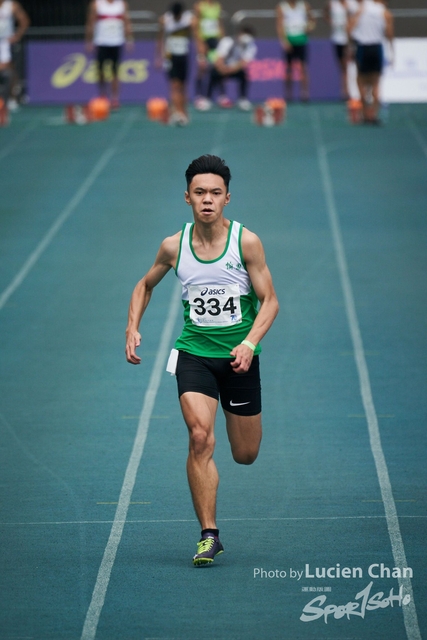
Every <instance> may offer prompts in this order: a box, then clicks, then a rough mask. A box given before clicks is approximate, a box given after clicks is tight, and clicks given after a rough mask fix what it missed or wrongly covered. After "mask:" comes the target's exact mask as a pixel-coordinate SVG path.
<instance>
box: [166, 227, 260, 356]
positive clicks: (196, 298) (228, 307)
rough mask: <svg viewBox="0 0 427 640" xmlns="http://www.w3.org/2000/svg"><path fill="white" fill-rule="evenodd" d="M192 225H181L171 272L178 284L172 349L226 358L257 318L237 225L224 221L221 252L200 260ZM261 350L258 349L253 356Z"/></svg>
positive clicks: (244, 336)
mask: <svg viewBox="0 0 427 640" xmlns="http://www.w3.org/2000/svg"><path fill="white" fill-rule="evenodd" d="M193 229H194V223H187V224H185V225H184V227H183V230H182V234H181V241H180V249H179V255H178V260H177V264H176V267H175V272H176V275H177V277H178V279H179V280H180V282H181V285H182V303H183V306H184V328H183V331H182V333H181V335H180V337H179V338H178V340H177V341H176V343H175V349H180V350H182V351H186V352H188V353H191V354H193V355H197V356H203V357H206V358H229V357H230V351H231V350H232V349H234V347H236V346H237V345H238V344H240V343H241V342H242V340H244V339H245V338H246V336H247V335H248V333H249V331H250V330H251V328H252V325H253V323H254V320H255V318H256V315H257V306H258V299H257V297H256V294H255V291H254V290H253V287H252V283H251V281H250V278H249V274H248V272H247V270H246V267H245V263H244V260H243V255H242V249H241V236H242V229H243V225H241V224H240V223H238V222H235V221H230V227H229V229H228V236H227V242H226V245H225V249H224V251H223V253H222V255H220V256H219V257H218V258H216V259H215V260H201V259H200V258H198V257H197V255H196V253H195V251H194V249H193V244H192V236H193ZM260 352H261V347H260V345H257V347H256V349H255V355H258V354H259V353H260Z"/></svg>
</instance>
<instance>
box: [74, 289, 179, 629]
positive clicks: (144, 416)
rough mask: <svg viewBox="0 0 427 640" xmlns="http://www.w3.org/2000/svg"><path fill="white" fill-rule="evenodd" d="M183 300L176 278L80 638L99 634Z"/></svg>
mask: <svg viewBox="0 0 427 640" xmlns="http://www.w3.org/2000/svg"><path fill="white" fill-rule="evenodd" d="M180 301H181V285H180V283H179V282H177V283H176V285H175V289H174V292H173V295H172V298H171V302H170V306H169V311H168V314H167V316H166V318H167V319H166V322H165V325H164V327H163V333H162V336H161V340H160V345H159V349H158V351H157V356H156V360H155V363H154V368H153V371H152V373H151V378H150V382H149V385H148V388H147V391H146V393H145V398H144V404H143V407H142V411H141V415H140V418H139V424H138V430H137V433H136V437H135V442H134V445H133V449H132V453H131V456H130V459H129V463H128V466H127V469H126V473H125V477H124V480H123V486H122V489H121V492H120V497H119V502H118V505H117V509H116V515H115V518H114V521H113V526H112V527H111V532H110V537H109V539H108V542H107V546H106V547H105V551H104V557H103V558H102V562H101V565H100V567H99V571H98V576H97V579H96V583H95V587H94V590H93V593H92V600H91V603H90V605H89V609H88V612H87V614H86V619H85V623H84V627H83V632H82V635H81V640H93V638H95V635H96V630H97V627H98V622H99V618H100V615H101V611H102V607H103V606H104V601H105V594H106V592H107V588H108V584H109V582H110V575H111V570H112V568H113V564H114V560H115V558H116V553H117V549H118V546H119V544H120V540H121V538H122V534H123V528H124V526H125V523H126V516H127V512H128V509H129V503H130V500H131V497H132V491H133V488H134V485H135V480H136V475H137V472H138V467H139V464H140V462H141V457H142V454H143V452H144V446H145V441H146V438H147V433H148V427H149V425H150V418H151V414H152V412H153V409H154V403H155V400H156V395H157V391H158V389H159V386H160V382H161V377H162V373H163V370H164V368H165V366H166V358H167V356H168V351H169V346H170V342H171V337H172V331H173V329H174V326H175V321H176V317H177V314H178V310H179V309H180V307H181V304H180Z"/></svg>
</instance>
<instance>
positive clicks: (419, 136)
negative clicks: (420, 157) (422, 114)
mask: <svg viewBox="0 0 427 640" xmlns="http://www.w3.org/2000/svg"><path fill="white" fill-rule="evenodd" d="M408 126H409V128H410V130H411V131H412V134H413V136H414V138H415V140H416V141H417V142H418V144H419V145H420V147H421V149H422V150H423V151H424V155H425V157H426V158H427V142H426V141H425V139H424V136H423V135H422V133H421V131H420V130H419V129H418V127H417V125H416V124H415V122H414V121H413V120H412V119H411V118H408Z"/></svg>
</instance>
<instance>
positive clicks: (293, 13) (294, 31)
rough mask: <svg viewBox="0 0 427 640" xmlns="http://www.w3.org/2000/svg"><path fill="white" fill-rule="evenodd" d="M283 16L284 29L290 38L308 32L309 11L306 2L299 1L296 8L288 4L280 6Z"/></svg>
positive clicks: (284, 3)
mask: <svg viewBox="0 0 427 640" xmlns="http://www.w3.org/2000/svg"><path fill="white" fill-rule="evenodd" d="M280 7H281V9H282V16H283V28H284V30H285V33H286V35H288V36H300V35H302V34H304V33H305V32H306V30H307V10H306V7H305V2H303V1H302V0H299V1H298V2H297V3H296V5H295V6H294V7H291V5H290V4H289V3H288V2H282V3H281V5H280Z"/></svg>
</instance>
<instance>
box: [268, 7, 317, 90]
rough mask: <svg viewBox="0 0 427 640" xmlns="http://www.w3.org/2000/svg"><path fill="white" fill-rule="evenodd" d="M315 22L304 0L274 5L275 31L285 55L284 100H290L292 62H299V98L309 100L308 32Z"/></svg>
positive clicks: (311, 29)
mask: <svg viewBox="0 0 427 640" xmlns="http://www.w3.org/2000/svg"><path fill="white" fill-rule="evenodd" d="M315 26H316V23H315V21H314V18H313V14H312V12H311V7H310V5H309V4H308V2H305V1H304V0H287V2H280V3H279V4H278V5H277V7H276V31H277V36H278V38H279V42H280V45H281V47H282V48H283V51H284V57H285V66H286V70H285V87H286V100H292V64H293V62H294V61H295V60H299V62H300V63H301V99H302V100H303V102H307V101H308V100H309V97H310V95H309V77H308V68H307V61H308V57H307V53H308V52H307V49H308V47H307V44H308V34H309V33H310V31H313V29H314V28H315Z"/></svg>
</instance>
